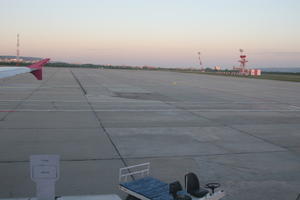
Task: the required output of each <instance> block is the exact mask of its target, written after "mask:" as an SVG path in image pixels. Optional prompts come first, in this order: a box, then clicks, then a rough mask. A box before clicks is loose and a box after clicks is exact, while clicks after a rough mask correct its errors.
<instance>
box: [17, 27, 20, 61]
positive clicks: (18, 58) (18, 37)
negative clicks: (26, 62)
mask: <svg viewBox="0 0 300 200" xmlns="http://www.w3.org/2000/svg"><path fill="white" fill-rule="evenodd" d="M19 60H20V34H19V33H18V34H17V58H16V61H17V65H19Z"/></svg>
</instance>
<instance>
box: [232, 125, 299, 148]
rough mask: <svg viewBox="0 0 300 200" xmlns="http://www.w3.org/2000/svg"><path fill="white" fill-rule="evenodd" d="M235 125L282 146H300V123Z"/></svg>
mask: <svg viewBox="0 0 300 200" xmlns="http://www.w3.org/2000/svg"><path fill="white" fill-rule="evenodd" d="M234 127H235V128H237V129H240V130H243V131H247V132H249V133H250V134H252V135H255V136H257V137H260V138H263V139H264V140H266V141H270V142H271V143H273V144H277V145H279V146H282V147H300V133H299V129H300V125H299V124H294V125H290V124H271V125H269V124H265V125H236V126H234Z"/></svg>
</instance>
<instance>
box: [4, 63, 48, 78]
mask: <svg viewBox="0 0 300 200" xmlns="http://www.w3.org/2000/svg"><path fill="white" fill-rule="evenodd" d="M49 60H50V59H49V58H46V59H44V60H41V61H39V62H36V63H34V64H32V65H29V66H27V67H0V78H6V77H11V76H15V75H17V74H23V73H28V72H30V73H32V74H33V75H34V76H35V78H36V79H37V80H42V79H43V65H45V64H46V63H47V62H49Z"/></svg>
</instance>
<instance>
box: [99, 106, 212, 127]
mask: <svg viewBox="0 0 300 200" xmlns="http://www.w3.org/2000/svg"><path fill="white" fill-rule="evenodd" d="M97 115H98V116H99V117H100V119H101V121H102V122H103V124H104V126H105V127H109V128H111V127H116V128H119V127H123V128H126V127H133V128H134V127H173V126H177V127H178V126H179V127H181V126H183V127H189V126H192V127H193V126H212V125H215V124H216V123H215V122H213V121H209V120H207V119H203V118H199V117H197V116H194V115H193V114H191V113H188V112H186V111H180V112H177V111H172V110H171V111H162V112H160V111H147V112H144V111H140V112H134V111H133V112H132V111H124V112H121V111H120V112H119V111H116V112H104V111H101V112H97Z"/></svg>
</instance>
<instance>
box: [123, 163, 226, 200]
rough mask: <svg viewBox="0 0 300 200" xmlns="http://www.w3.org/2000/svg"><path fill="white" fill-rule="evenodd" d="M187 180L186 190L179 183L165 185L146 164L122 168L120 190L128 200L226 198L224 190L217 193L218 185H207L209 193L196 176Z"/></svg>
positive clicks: (148, 164)
mask: <svg viewBox="0 0 300 200" xmlns="http://www.w3.org/2000/svg"><path fill="white" fill-rule="evenodd" d="M185 179H186V181H185V183H186V184H185V186H186V187H185V189H182V186H181V184H180V182H179V181H175V182H173V183H171V184H168V183H165V182H163V181H161V180H159V179H157V178H154V177H151V176H150V163H144V164H139V165H133V166H129V167H123V168H120V171H119V188H120V190H122V191H124V192H125V193H127V194H128V198H127V199H128V200H129V199H130V200H219V199H221V198H222V197H224V196H225V192H224V191H223V190H219V191H215V189H216V188H218V187H219V186H220V184H218V183H209V184H207V185H206V187H207V188H208V189H211V191H208V190H206V189H204V188H202V187H200V185H199V180H198V178H197V176H196V175H195V174H193V173H189V174H187V175H186V176H185ZM200 191H201V192H200ZM200 193H201V195H199V194H200Z"/></svg>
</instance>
